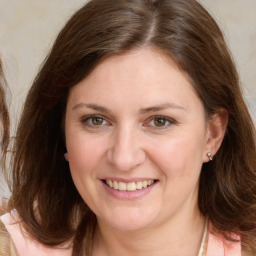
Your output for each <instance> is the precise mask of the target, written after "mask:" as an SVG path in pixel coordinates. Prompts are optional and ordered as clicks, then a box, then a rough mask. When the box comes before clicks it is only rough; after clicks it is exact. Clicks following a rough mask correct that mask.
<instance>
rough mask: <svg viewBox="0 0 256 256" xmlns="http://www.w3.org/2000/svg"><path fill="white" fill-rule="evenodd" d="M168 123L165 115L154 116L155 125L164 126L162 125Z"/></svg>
mask: <svg viewBox="0 0 256 256" xmlns="http://www.w3.org/2000/svg"><path fill="white" fill-rule="evenodd" d="M166 123H167V120H166V118H163V117H156V118H154V125H155V126H159V127H162V126H165V125H166Z"/></svg>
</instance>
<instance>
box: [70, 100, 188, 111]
mask: <svg viewBox="0 0 256 256" xmlns="http://www.w3.org/2000/svg"><path fill="white" fill-rule="evenodd" d="M84 107H86V108H90V109H93V110H96V111H99V112H102V113H105V114H111V113H112V111H110V110H109V109H107V108H105V107H103V106H100V105H98V104H86V103H78V104H76V105H75V106H74V107H73V108H72V110H76V109H78V108H84ZM165 109H180V110H184V111H185V108H184V107H182V106H180V105H177V104H174V103H165V104H160V105H155V106H152V107H148V108H142V109H140V110H139V113H140V114H146V113H150V112H157V111H161V110H165Z"/></svg>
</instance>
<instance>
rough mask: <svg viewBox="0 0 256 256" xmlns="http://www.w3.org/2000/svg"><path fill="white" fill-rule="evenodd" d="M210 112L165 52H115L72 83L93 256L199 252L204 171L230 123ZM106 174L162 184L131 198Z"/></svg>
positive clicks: (72, 151) (72, 120)
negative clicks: (113, 188) (115, 189)
mask: <svg viewBox="0 0 256 256" xmlns="http://www.w3.org/2000/svg"><path fill="white" fill-rule="evenodd" d="M91 115H96V116H97V117H96V118H95V117H93V118H91ZM156 116H157V117H156ZM206 116H207V115H206V113H205V110H204V107H203V104H202V102H201V100H200V99H199V97H198V96H197V94H196V93H195V91H194V89H193V87H192V85H191V82H190V79H189V77H188V76H187V74H185V73H184V72H183V71H181V70H180V69H179V68H178V67H177V66H176V64H175V63H174V62H173V61H172V59H171V58H170V57H168V56H167V55H165V54H164V53H162V52H161V51H158V50H156V49H149V48H145V49H137V50H133V51H130V52H127V53H125V54H122V55H116V56H112V57H110V58H108V59H106V60H104V61H103V62H102V63H101V64H99V65H98V66H97V67H96V68H95V69H94V70H93V71H92V73H91V74H90V75H89V76H88V77H86V78H85V79H84V80H83V81H81V82H80V83H79V84H77V85H76V86H74V87H73V88H72V89H71V91H70V94H69V97H68V102H67V110H66V119H65V134H66V146H67V150H68V154H67V155H66V158H67V160H68V161H69V164H70V170H71V174H72V177H73V180H74V183H75V185H76V187H77V189H78V191H79V193H80V194H81V196H82V198H83V199H84V201H85V202H86V204H87V205H88V206H89V207H90V208H91V209H92V211H93V212H94V213H95V214H96V216H97V221H98V224H97V228H96V231H95V235H94V243H93V255H101V256H105V255H112V256H113V255H122V256H125V255H136V256H137V255H140V256H142V255H143V256H145V255H146V256H150V255H152V256H153V255H154V256H156V255H161V256H163V255H166V256H167V255H168V256H170V255H179V256H182V255H184V256H185V255H186V256H187V255H192V256H193V255H197V254H198V250H199V247H200V242H201V239H202V234H203V229H204V223H205V219H204V217H203V216H201V214H200V211H199V209H198V201H197V200H198V182H199V175H200V172H201V167H202V164H203V163H204V162H207V161H209V158H208V157H207V153H208V152H211V153H212V154H213V155H214V154H215V153H216V151H217V150H218V148H219V146H220V144H221V141H222V139H223V136H224V132H225V123H226V121H225V120H226V119H225V118H223V117H222V116H221V115H215V116H213V117H212V118H211V119H209V120H208V119H207V118H206ZM104 179H113V180H119V179H121V180H124V181H133V180H137V179H142V180H143V179H146V180H148V179H153V180H156V181H157V182H156V183H154V184H153V186H152V188H151V190H150V191H149V192H148V193H146V194H145V195H143V196H140V197H138V198H133V199H124V198H116V197H115V196H113V195H112V194H111V193H109V192H108V191H107V190H106V189H105V188H106V185H105V184H104V183H103V182H102V180H104ZM128 193H129V192H128ZM191 234H193V235H191ZM184 244H186V246H184Z"/></svg>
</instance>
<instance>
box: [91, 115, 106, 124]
mask: <svg viewBox="0 0 256 256" xmlns="http://www.w3.org/2000/svg"><path fill="white" fill-rule="evenodd" d="M103 121H104V120H103V118H101V117H98V116H94V117H92V124H93V125H102V124H103Z"/></svg>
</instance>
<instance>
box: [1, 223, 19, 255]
mask: <svg viewBox="0 0 256 256" xmlns="http://www.w3.org/2000/svg"><path fill="white" fill-rule="evenodd" d="M0 255H1V256H18V253H17V250H16V247H15V245H14V243H13V240H12V238H11V236H10V234H9V232H8V231H7V229H6V227H5V225H4V223H3V222H2V221H1V219H0Z"/></svg>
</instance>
